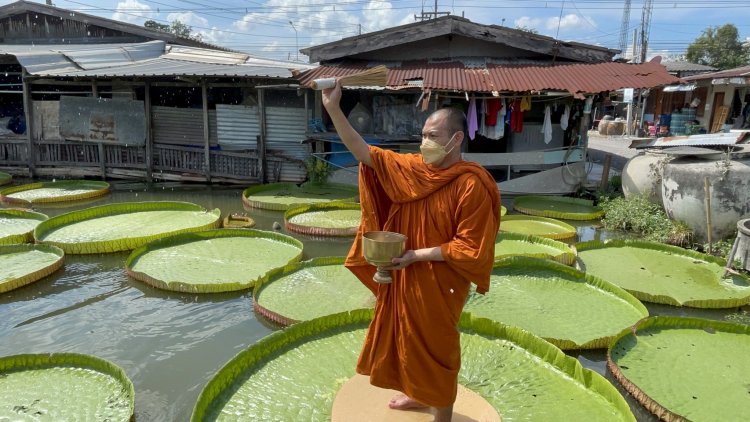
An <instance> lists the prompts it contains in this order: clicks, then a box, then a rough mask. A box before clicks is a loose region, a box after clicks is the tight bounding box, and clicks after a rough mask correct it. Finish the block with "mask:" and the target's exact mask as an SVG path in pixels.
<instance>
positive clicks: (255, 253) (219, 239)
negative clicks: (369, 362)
mask: <svg viewBox="0 0 750 422" xmlns="http://www.w3.org/2000/svg"><path fill="white" fill-rule="evenodd" d="M301 257H302V242H300V241H299V240H297V239H294V238H293V237H290V236H286V235H283V234H280V233H274V232H267V231H262V230H254V229H218V230H207V231H201V232H197V233H182V234H178V235H175V236H170V237H166V238H164V239H160V240H157V241H154V242H151V243H149V244H146V245H143V246H141V247H140V248H138V249H136V250H134V251H133V252H132V253H131V254H130V256H129V257H128V259H127V261H125V270H126V271H127V273H128V275H130V276H131V277H133V278H135V279H136V280H140V281H143V282H145V283H148V284H150V285H152V286H154V287H158V288H160V289H164V290H173V291H178V292H190V293H218V292H229V291H235V290H244V289H248V288H250V287H253V286H254V285H255V283H256V282H258V281H259V280H262V279H264V278H266V277H268V274H269V273H270V272H271V271H273V270H275V269H277V268H282V267H284V266H286V265H289V264H290V263H292V262H297V261H299V259H300V258H301Z"/></svg>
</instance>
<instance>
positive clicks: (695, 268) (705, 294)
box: [576, 240, 750, 308]
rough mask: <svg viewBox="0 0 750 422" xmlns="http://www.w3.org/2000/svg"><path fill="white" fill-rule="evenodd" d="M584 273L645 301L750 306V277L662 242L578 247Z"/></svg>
mask: <svg viewBox="0 0 750 422" xmlns="http://www.w3.org/2000/svg"><path fill="white" fill-rule="evenodd" d="M576 247H577V248H578V256H579V257H580V259H581V261H582V266H583V269H584V271H586V273H588V274H592V275H594V276H597V277H599V278H603V279H604V280H607V281H609V282H611V283H614V284H616V285H618V286H620V287H622V288H623V289H625V290H627V291H628V292H630V293H631V294H633V296H635V297H637V298H638V299H640V300H643V301H646V302H654V303H665V304H667V305H674V306H690V307H695V308H731V307H736V306H742V305H747V303H748V299H750V279H748V278H747V277H746V276H742V275H738V274H733V275H729V276H727V277H722V276H723V274H724V261H723V260H721V259H719V258H716V257H713V256H710V255H705V254H701V253H698V252H695V251H690V250H686V249H682V248H678V247H675V246H669V245H664V244H661V243H651V242H642V241H624V240H611V241H609V242H607V243H602V242H598V241H592V242H584V243H579V244H577V245H576Z"/></svg>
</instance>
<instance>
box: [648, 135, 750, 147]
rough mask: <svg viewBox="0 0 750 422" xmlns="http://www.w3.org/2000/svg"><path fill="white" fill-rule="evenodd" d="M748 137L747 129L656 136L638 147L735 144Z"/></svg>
mask: <svg viewBox="0 0 750 422" xmlns="http://www.w3.org/2000/svg"><path fill="white" fill-rule="evenodd" d="M748 139H750V132H747V131H737V132H734V131H733V132H729V133H723V132H722V133H709V134H703V135H691V136H670V137H665V138H656V139H654V140H652V141H650V142H647V143H644V144H640V145H638V146H637V147H636V148H649V147H677V146H693V147H703V146H721V145H735V144H739V143H742V142H745V141H746V140H748Z"/></svg>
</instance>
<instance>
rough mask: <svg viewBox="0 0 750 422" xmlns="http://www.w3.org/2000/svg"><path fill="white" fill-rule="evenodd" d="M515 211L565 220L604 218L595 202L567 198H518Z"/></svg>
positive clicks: (514, 203) (515, 200)
mask: <svg viewBox="0 0 750 422" xmlns="http://www.w3.org/2000/svg"><path fill="white" fill-rule="evenodd" d="M513 209H514V210H516V211H518V212H520V213H523V214H529V215H536V216H540V217H549V218H561V219H564V220H597V219H599V218H602V217H603V216H604V210H603V209H601V208H600V207H598V206H596V205H594V201H590V200H588V199H581V198H570V197H567V196H535V195H528V196H518V197H516V198H514V199H513Z"/></svg>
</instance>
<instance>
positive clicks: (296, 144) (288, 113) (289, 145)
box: [266, 107, 312, 183]
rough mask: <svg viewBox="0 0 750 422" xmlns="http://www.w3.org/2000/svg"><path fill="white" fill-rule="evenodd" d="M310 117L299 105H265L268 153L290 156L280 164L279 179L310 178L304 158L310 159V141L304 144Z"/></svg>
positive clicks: (300, 179) (293, 180)
mask: <svg viewBox="0 0 750 422" xmlns="http://www.w3.org/2000/svg"><path fill="white" fill-rule="evenodd" d="M306 130H307V119H306V113H305V109H304V108H302V107H300V108H297V107H266V154H267V155H269V156H271V155H283V156H285V157H287V158H290V159H291V160H290V161H287V162H284V163H283V165H282V167H281V174H280V176H279V177H280V181H282V182H296V183H298V182H302V181H304V180H305V179H306V178H307V170H306V168H305V161H306V160H307V159H309V158H310V153H311V152H312V151H311V147H310V144H307V143H303V141H304V140H305V131H306Z"/></svg>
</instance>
